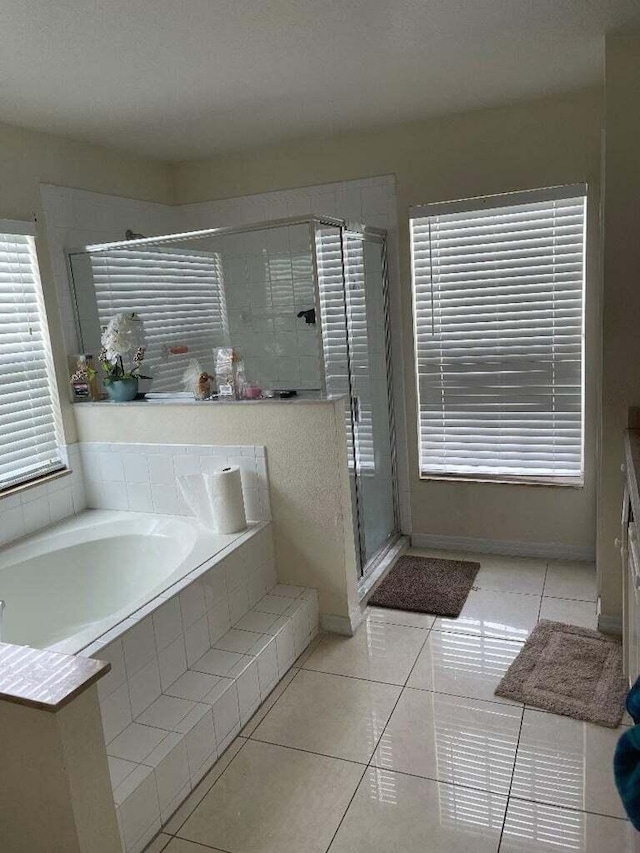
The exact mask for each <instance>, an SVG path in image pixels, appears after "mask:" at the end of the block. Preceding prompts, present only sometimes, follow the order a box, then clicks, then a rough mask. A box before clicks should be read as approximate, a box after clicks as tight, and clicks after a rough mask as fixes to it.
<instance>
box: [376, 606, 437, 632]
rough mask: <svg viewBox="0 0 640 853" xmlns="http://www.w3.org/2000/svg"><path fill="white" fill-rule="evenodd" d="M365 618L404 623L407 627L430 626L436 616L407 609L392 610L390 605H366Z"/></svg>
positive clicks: (395, 623) (397, 623) (392, 623)
mask: <svg viewBox="0 0 640 853" xmlns="http://www.w3.org/2000/svg"><path fill="white" fill-rule="evenodd" d="M365 619H369V621H371V622H389V623H390V624H391V625H406V626H408V627H409V628H431V627H432V625H433V623H434V622H435V621H436V617H435V616H432V615H431V614H429V613H412V612H411V611H409V610H393V609H392V608H390V607H367V609H366V611H365Z"/></svg>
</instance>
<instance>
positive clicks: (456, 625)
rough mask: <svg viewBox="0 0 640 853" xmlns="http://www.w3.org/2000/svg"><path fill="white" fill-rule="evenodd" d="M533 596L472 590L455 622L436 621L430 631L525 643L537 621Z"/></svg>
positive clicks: (537, 604) (439, 619) (535, 601)
mask: <svg viewBox="0 0 640 853" xmlns="http://www.w3.org/2000/svg"><path fill="white" fill-rule="evenodd" d="M539 606H540V599H539V597H538V596H536V595H523V594H518V593H508V592H499V591H496V590H490V589H472V590H471V592H470V593H469V597H468V598H467V601H466V603H465V605H464V607H463V608H462V611H461V613H460V615H459V616H458V617H457V618H456V619H449V618H443V617H438V618H437V619H436V622H435V625H434V629H435V630H444V631H459V632H461V633H463V634H476V635H478V636H485V637H502V638H503V639H505V640H520V641H524V640H526V638H527V636H528V635H529V634H530V632H531V631H532V630H533V628H534V627H535V625H536V622H537V621H538V608H539Z"/></svg>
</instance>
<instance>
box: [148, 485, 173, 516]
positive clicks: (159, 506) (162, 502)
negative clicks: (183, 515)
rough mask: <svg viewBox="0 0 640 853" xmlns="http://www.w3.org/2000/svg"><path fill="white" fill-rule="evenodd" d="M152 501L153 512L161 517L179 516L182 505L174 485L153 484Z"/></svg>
mask: <svg viewBox="0 0 640 853" xmlns="http://www.w3.org/2000/svg"><path fill="white" fill-rule="evenodd" d="M151 501H152V503H153V511H154V512H157V513H159V514H160V515H179V514H180V503H179V501H178V492H177V489H176V487H175V486H174V485H169V484H164V483H158V484H153V483H152V484H151Z"/></svg>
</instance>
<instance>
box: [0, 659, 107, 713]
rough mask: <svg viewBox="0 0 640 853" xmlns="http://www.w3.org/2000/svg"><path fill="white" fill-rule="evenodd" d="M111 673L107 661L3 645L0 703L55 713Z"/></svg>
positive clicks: (0, 663) (0, 666)
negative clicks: (11, 703) (1, 700)
mask: <svg viewBox="0 0 640 853" xmlns="http://www.w3.org/2000/svg"><path fill="white" fill-rule="evenodd" d="M110 669H111V664H110V663H107V662H106V661H100V660H92V659H90V658H82V657H76V656H74V655H62V654H59V653H58V652H49V651H47V650H43V649H32V648H30V647H29V646H14V645H10V644H9V643H0V699H3V700H4V701H5V702H13V703H15V704H17V705H26V706H27V707H29V708H37V709H38V710H40V711H50V712H52V713H55V712H56V711H59V710H60V708H63V707H64V706H65V705H67V704H68V703H69V702H71V700H72V699H74V698H75V697H76V696H78V695H79V694H80V693H82V692H83V691H84V690H86V689H87V688H88V687H90V686H91V685H92V684H94V683H95V682H96V681H97V680H98V679H99V678H102V676H103V675H106V674H107V673H108V672H109V670H110Z"/></svg>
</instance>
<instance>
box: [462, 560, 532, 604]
mask: <svg viewBox="0 0 640 853" xmlns="http://www.w3.org/2000/svg"><path fill="white" fill-rule="evenodd" d="M467 559H469V560H474V561H477V562H479V563H480V571H479V572H478V574H477V575H476V579H475V581H474V584H473V585H474V586H477V587H480V589H494V590H500V591H502V592H520V593H526V594H529V595H542V588H543V586H544V579H545V574H546V570H547V564H546V561H545V560H534V559H530V558H526V557H506V556H501V555H493V554H471V555H469V556H468V557H467Z"/></svg>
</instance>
